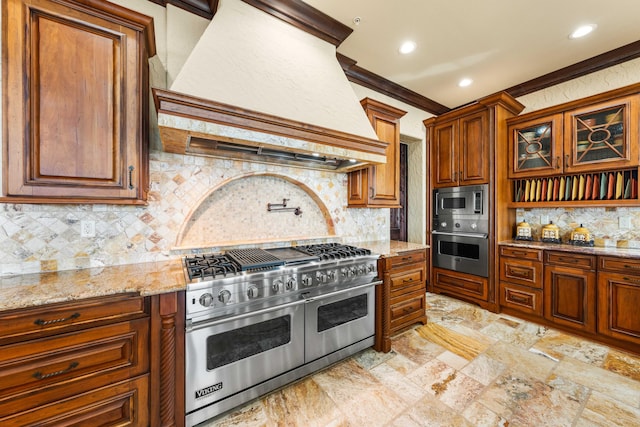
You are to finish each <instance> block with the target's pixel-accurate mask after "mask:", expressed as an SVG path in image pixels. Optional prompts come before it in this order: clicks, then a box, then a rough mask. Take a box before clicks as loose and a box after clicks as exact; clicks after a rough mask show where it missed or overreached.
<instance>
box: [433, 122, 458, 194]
mask: <svg viewBox="0 0 640 427" xmlns="http://www.w3.org/2000/svg"><path fill="white" fill-rule="evenodd" d="M458 128H459V122H458V120H453V121H451V122H446V123H442V124H439V125H436V126H434V128H433V144H432V145H431V147H432V148H431V168H432V169H431V171H432V172H431V182H432V185H433V188H440V187H453V186H457V185H458V166H459V161H458Z"/></svg>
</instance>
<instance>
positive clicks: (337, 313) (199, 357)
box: [185, 283, 376, 425]
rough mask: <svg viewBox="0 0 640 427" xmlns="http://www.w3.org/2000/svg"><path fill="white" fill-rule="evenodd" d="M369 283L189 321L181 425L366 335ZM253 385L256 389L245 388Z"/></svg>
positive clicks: (371, 299)
mask: <svg viewBox="0 0 640 427" xmlns="http://www.w3.org/2000/svg"><path fill="white" fill-rule="evenodd" d="M375 285H376V283H372V284H368V285H363V286H360V287H356V288H351V289H346V290H340V291H336V292H333V293H330V294H327V295H322V296H318V297H314V298H306V299H301V300H299V301H295V302H291V303H287V304H283V305H278V306H276V307H273V308H267V309H263V310H259V311H255V312H252V313H246V314H242V315H238V316H231V317H228V318H224V319H221V320H213V321H211V320H210V321H203V322H201V323H200V324H195V325H192V326H190V327H189V328H188V329H187V333H186V348H185V384H186V390H185V405H186V412H187V425H194V424H197V423H199V422H202V421H205V420H207V419H209V418H212V417H214V416H215V415H218V414H219V413H221V412H223V411H225V410H227V409H230V408H232V407H234V406H237V405H239V404H241V403H244V402H245V401H248V400H250V399H252V398H255V397H257V396H259V395H260V394H262V393H264V392H266V391H269V390H270V389H275V388H277V387H279V386H281V385H283V384H285V383H286V382H289V381H292V380H295V379H297V378H300V377H302V376H304V375H306V374H307V373H309V372H302V371H300V372H301V374H300V375H296V376H291V372H292V371H295V370H296V369H298V368H300V367H303V366H304V365H305V364H308V363H311V362H314V361H317V360H318V359H322V358H323V357H324V356H326V355H328V354H330V353H333V352H335V351H337V350H340V349H342V348H345V347H348V346H349V345H351V344H353V343H355V342H359V341H362V340H364V339H367V338H369V337H373V335H374V330H375V292H374V290H375ZM315 364H317V363H315ZM279 376H282V377H286V378H284V379H283V381H271V384H272V385H273V386H272V387H271V386H269V387H268V388H265V386H264V383H265V382H269V381H270V380H272V379H274V378H276V377H279ZM259 384H261V385H260V387H259V392H257V391H256V392H255V393H252V392H251V389H252V388H253V387H256V386H257V385H259ZM225 399H226V400H227V402H225V403H224V404H217V403H216V402H221V401H224V400H225Z"/></svg>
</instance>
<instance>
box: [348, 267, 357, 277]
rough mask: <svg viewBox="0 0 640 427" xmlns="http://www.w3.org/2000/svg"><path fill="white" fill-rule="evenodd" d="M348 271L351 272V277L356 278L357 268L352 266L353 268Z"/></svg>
mask: <svg viewBox="0 0 640 427" xmlns="http://www.w3.org/2000/svg"><path fill="white" fill-rule="evenodd" d="M350 270H351V275H352V276H357V275H358V268H357V267H355V266H353V267H351V268H350Z"/></svg>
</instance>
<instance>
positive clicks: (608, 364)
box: [602, 349, 640, 381]
mask: <svg viewBox="0 0 640 427" xmlns="http://www.w3.org/2000/svg"><path fill="white" fill-rule="evenodd" d="M602 367H603V368H604V369H606V370H608V371H611V372H615V373H616V374H620V375H624V376H625V377H627V378H631V379H632V380H636V381H640V357H639V356H634V355H632V354H631V353H626V352H623V351H619V350H615V349H612V350H610V351H609V353H608V354H607V357H605V359H604V362H603V364H602Z"/></svg>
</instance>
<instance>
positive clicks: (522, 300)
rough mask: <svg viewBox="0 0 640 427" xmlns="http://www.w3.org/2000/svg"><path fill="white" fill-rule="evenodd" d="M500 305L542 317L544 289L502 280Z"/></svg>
mask: <svg viewBox="0 0 640 427" xmlns="http://www.w3.org/2000/svg"><path fill="white" fill-rule="evenodd" d="M500 305H501V306H502V307H508V308H511V309H514V310H517V311H520V312H523V313H528V314H533V315H536V316H540V317H542V307H543V301H542V290H540V289H533V288H530V287H528V286H520V285H516V284H513V283H505V282H500Z"/></svg>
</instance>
